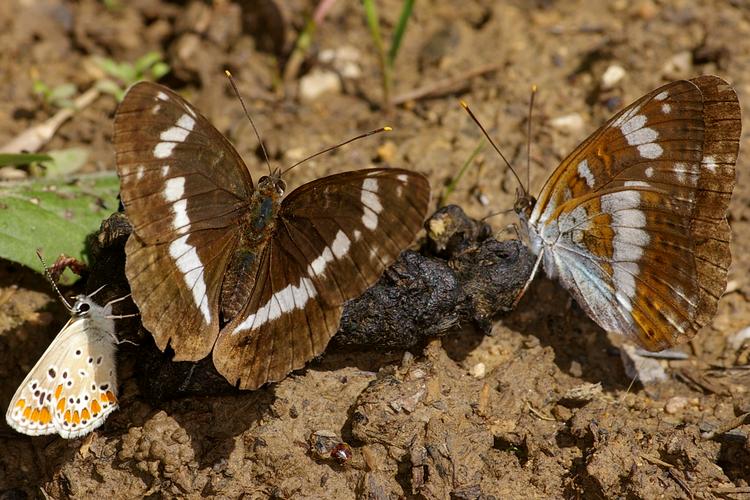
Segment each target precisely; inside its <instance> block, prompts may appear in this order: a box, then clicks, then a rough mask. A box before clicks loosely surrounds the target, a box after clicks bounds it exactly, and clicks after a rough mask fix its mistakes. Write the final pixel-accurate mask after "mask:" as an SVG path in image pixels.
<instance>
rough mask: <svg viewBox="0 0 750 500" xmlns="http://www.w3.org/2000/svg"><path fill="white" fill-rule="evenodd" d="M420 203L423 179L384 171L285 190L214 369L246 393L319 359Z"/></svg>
mask: <svg viewBox="0 0 750 500" xmlns="http://www.w3.org/2000/svg"><path fill="white" fill-rule="evenodd" d="M429 200H430V188H429V183H428V182H427V179H426V178H425V177H424V176H422V175H421V174H417V173H414V172H410V171H407V170H400V169H385V168H377V169H369V170H361V171H356V172H345V173H342V174H337V175H332V176H329V177H324V178H321V179H318V180H316V181H313V182H310V183H308V184H305V185H303V186H301V187H300V188H298V189H296V190H295V191H293V192H292V193H291V194H290V195H289V196H288V197H287V198H286V199H285V200H284V201H283V203H282V205H281V209H280V213H279V222H278V225H277V227H276V232H275V234H274V236H273V238H272V240H271V242H270V243H269V245H268V246H267V247H266V250H265V252H264V254H263V256H262V258H261V263H260V267H259V269H260V270H259V272H258V275H257V278H256V280H255V285H254V289H253V291H252V294H251V299H250V301H249V302H248V304H247V306H246V307H245V308H244V310H243V311H242V312H241V313H240V314H239V315H238V316H237V317H236V318H235V319H234V320H233V321H231V322H230V323H228V324H227V325H226V326H225V327H224V328H223V329H222V332H221V335H220V336H219V339H218V341H217V345H216V347H215V348H214V357H213V358H214V364H215V365H216V368H217V369H218V370H219V372H220V373H221V374H222V375H224V376H225V377H226V378H227V379H228V380H229V381H230V382H236V381H238V380H239V382H240V387H241V388H243V389H252V388H256V387H259V386H261V385H263V384H264V383H266V382H269V381H277V380H280V379H282V378H283V377H284V376H286V375H287V374H288V373H289V372H290V371H292V370H295V369H298V368H301V367H302V366H304V364H305V362H307V361H309V360H310V359H311V358H312V357H314V356H316V355H318V354H320V353H321V352H322V351H323V350H324V349H325V347H326V345H327V344H328V341H329V339H330V338H331V336H332V335H333V334H334V333H335V332H336V330H337V329H338V324H339V319H340V316H341V311H342V308H343V305H344V303H345V302H346V301H347V300H349V299H352V298H354V297H356V296H358V295H359V294H361V293H362V292H364V291H365V290H366V289H367V288H368V287H369V286H370V285H372V284H373V283H374V282H375V281H376V280H377V279H378V278H379V276H380V274H381V273H382V272H383V270H384V269H385V268H386V267H387V266H388V265H390V264H391V263H392V262H393V261H394V260H395V259H396V258H397V257H398V255H399V253H400V252H401V251H402V250H403V249H404V248H406V247H407V246H408V245H409V244H410V243H411V242H412V241H413V239H414V236H415V235H416V233H417V232H418V231H419V229H420V228H421V226H422V223H423V221H424V217H425V215H426V213H427V207H428V205H429Z"/></svg>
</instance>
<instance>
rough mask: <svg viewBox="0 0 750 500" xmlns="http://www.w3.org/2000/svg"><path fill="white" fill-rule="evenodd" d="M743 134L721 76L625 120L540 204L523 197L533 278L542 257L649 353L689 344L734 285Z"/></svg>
mask: <svg viewBox="0 0 750 500" xmlns="http://www.w3.org/2000/svg"><path fill="white" fill-rule="evenodd" d="M740 132H741V114H740V106H739V102H738V100H737V95H736V93H735V92H734V90H733V89H732V88H731V87H730V86H729V84H727V82H725V81H724V80H722V79H721V78H718V77H715V76H701V77H698V78H694V79H692V80H690V81H685V80H682V81H676V82H673V83H670V84H668V85H665V86H663V87H661V88H658V89H656V90H654V91H652V92H650V93H648V94H646V95H645V96H643V97H642V98H640V99H638V100H637V101H636V102H634V103H633V104H631V105H630V106H628V107H626V108H625V109H623V110H622V111H620V112H619V113H617V114H616V115H615V116H614V117H613V118H612V119H611V120H609V121H608V122H607V123H605V124H604V125H603V126H602V127H601V128H599V130H597V131H596V132H594V133H593V134H592V135H591V136H590V137H589V138H588V139H586V140H585V141H583V143H581V145H580V146H578V147H577V148H576V149H575V150H574V151H573V152H572V153H571V154H570V155H569V156H568V157H567V158H566V159H565V160H564V161H563V162H562V163H561V164H560V166H559V167H558V168H557V169H556V170H555V171H554V172H553V173H552V175H551V176H550V177H549V179H547V182H546V183H545V184H544V187H543V188H542V191H541V194H540V195H539V198H538V199H536V200H535V199H534V198H532V197H530V196H528V195H527V194H525V193H524V195H523V196H521V197H520V198H519V199H518V200H517V202H516V207H515V208H516V212H517V213H518V215H519V217H520V219H521V221H522V223H523V226H524V228H525V230H526V231H527V233H528V236H529V241H530V242H531V250H532V251H533V253H534V254H535V255H537V257H538V258H537V261H536V264H535V266H534V272H532V278H533V276H534V273H535V272H536V270H537V269H538V266H539V264H540V262H543V263H544V270H545V272H546V274H547V276H549V277H550V278H553V279H554V278H556V279H558V280H559V281H560V283H561V284H562V285H563V287H565V288H566V289H567V290H568V291H570V293H571V294H572V295H573V297H574V298H575V299H576V301H577V302H578V304H579V305H580V306H581V307H582V308H583V309H584V310H585V311H586V313H587V314H588V315H589V317H591V318H592V319H593V320H594V321H596V322H597V323H598V324H599V326H601V327H602V328H603V329H605V330H607V331H611V332H619V333H622V334H625V335H627V336H628V337H630V338H632V339H634V340H635V341H637V342H638V343H639V344H641V345H642V346H643V347H645V348H647V349H649V350H652V351H657V350H661V349H665V348H667V347H670V346H673V345H675V344H678V343H681V342H684V341H686V340H688V339H690V338H692V337H693V336H694V335H695V334H696V333H697V331H698V330H699V329H700V328H701V327H702V326H704V325H705V324H706V323H707V322H708V321H709V320H710V319H711V318H712V317H713V316H714V314H715V313H716V308H717V303H718V301H719V299H720V298H721V296H722V294H723V293H724V290H725V288H726V283H727V270H728V268H729V264H730V262H731V255H730V249H729V241H730V238H731V229H730V227H729V224H728V222H727V219H726V215H727V207H728V205H729V199H730V197H731V195H732V188H733V187H734V182H735V163H736V161H737V153H738V150H739V138H740ZM530 279H531V278H530ZM527 285H528V284H527ZM519 298H520V297H519Z"/></svg>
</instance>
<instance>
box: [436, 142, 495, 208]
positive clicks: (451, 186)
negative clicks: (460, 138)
mask: <svg viewBox="0 0 750 500" xmlns="http://www.w3.org/2000/svg"><path fill="white" fill-rule="evenodd" d="M485 142H486V141H485V139H484V137H482V139H480V141H479V144H477V147H475V148H474V151H472V152H471V154H470V155H469V157H468V158H467V159H466V161H465V162H464V164H463V165H462V166H461V170H459V171H458V174H457V175H456V176H455V177H454V178H453V180H451V181H450V183H448V185H447V186H445V187H444V188H443V192H442V193H440V200H438V207H443V206H445V205H446V203H447V202H448V198H449V197H450V195H451V194H453V191H455V190H456V186H457V185H458V182H459V181H460V180H461V177H463V176H464V174H465V173H466V171H467V170H468V169H469V167H470V166H471V164H472V162H473V161H474V158H476V157H477V155H478V154H479V152H480V151H482V148H484V145H485Z"/></svg>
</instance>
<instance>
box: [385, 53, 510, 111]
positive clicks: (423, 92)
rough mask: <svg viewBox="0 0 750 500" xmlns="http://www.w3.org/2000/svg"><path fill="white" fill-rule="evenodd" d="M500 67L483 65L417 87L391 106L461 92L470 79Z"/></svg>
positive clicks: (394, 100)
mask: <svg viewBox="0 0 750 500" xmlns="http://www.w3.org/2000/svg"><path fill="white" fill-rule="evenodd" d="M502 66H503V64H498V63H492V64H485V65H484V66H479V67H478V68H474V69H472V70H469V71H467V72H466V73H463V74H461V75H460V76H455V77H452V78H446V79H445V80H439V81H437V82H435V83H431V84H429V85H425V86H424V87H419V88H417V89H414V90H410V91H409V92H404V93H403V94H400V95H398V96H396V97H395V98H394V99H393V101H392V102H393V105H394V106H399V105H401V104H404V103H405V102H409V101H417V100H419V99H427V98H433V97H441V96H444V95H446V94H453V93H456V92H461V91H462V90H465V89H467V88H468V86H469V80H470V79H472V78H474V77H476V76H482V75H485V74H487V73H492V72H494V71H497V70H499V69H501V68H502Z"/></svg>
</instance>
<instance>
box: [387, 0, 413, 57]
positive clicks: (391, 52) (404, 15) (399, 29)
mask: <svg viewBox="0 0 750 500" xmlns="http://www.w3.org/2000/svg"><path fill="white" fill-rule="evenodd" d="M413 8H414V0H404V5H403V7H401V15H400V16H399V18H398V23H396V29H395V30H394V31H393V37H392V38H391V46H390V48H389V49H388V66H390V67H391V69H393V64H394V63H395V62H396V56H397V55H398V49H399V48H401V40H402V39H403V38H404V33H406V25H407V24H409V18H410V17H411V12H412V9H413Z"/></svg>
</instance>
